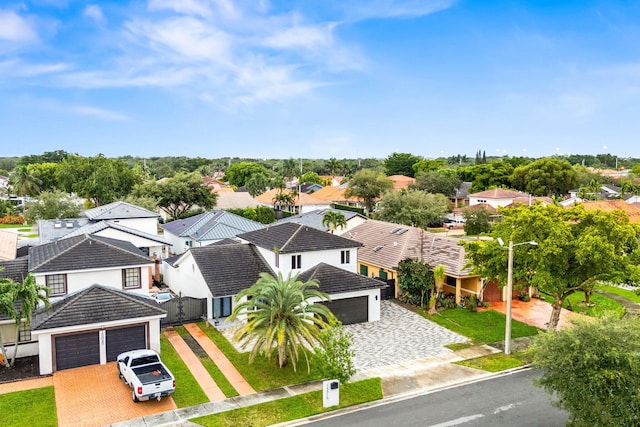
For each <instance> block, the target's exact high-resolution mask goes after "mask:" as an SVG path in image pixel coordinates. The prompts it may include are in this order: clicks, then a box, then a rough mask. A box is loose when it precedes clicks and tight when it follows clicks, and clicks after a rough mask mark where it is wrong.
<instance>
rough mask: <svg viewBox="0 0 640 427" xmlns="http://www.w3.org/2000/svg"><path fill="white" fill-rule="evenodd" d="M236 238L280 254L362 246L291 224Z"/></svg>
mask: <svg viewBox="0 0 640 427" xmlns="http://www.w3.org/2000/svg"><path fill="white" fill-rule="evenodd" d="M238 237H239V238H241V239H244V240H246V241H248V242H250V243H253V244H255V245H256V246H259V247H261V248H264V249H268V250H274V248H278V251H279V252H280V253H281V254H285V253H295V252H312V251H323V250H331V249H346V248H358V247H360V246H362V244H361V243H359V242H356V241H353V240H349V239H346V238H344V237H340V236H337V235H335V234H331V233H326V232H324V231H320V230H317V229H315V228H313V227H308V226H305V225H301V224H294V223H291V222H285V223H282V224H276V225H273V226H269V227H267V228H264V229H262V230H256V231H250V232H248V233H243V234H239V235H238Z"/></svg>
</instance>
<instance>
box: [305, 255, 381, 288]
mask: <svg viewBox="0 0 640 427" xmlns="http://www.w3.org/2000/svg"><path fill="white" fill-rule="evenodd" d="M313 279H316V280H317V281H318V282H319V284H320V288H319V290H320V291H321V292H325V293H327V294H339V293H344V292H353V291H361V290H364V289H380V288H386V287H387V284H386V283H385V282H382V281H380V280H377V279H372V278H370V277H367V276H363V275H361V274H357V273H353V272H351V271H347V270H344V269H342V268H338V267H334V266H332V265H329V264H325V263H324V262H321V263H320V264H318V265H316V266H315V267H312V268H310V269H308V270H305V271H304V272H302V273H300V275H299V276H298V280H301V281H303V282H308V281H309V280H313Z"/></svg>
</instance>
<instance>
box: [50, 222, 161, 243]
mask: <svg viewBox="0 0 640 427" xmlns="http://www.w3.org/2000/svg"><path fill="white" fill-rule="evenodd" d="M109 228H111V229H113V230H118V231H122V232H123V233H127V234H131V235H134V236H138V237H143V238H145V239H148V240H151V241H154V242H157V243H160V244H162V245H169V246H171V244H170V243H169V242H167V241H165V240H164V239H163V238H162V237H160V236H158V235H156V234H149V233H145V232H144V231H140V230H136V229H135V228H130V227H125V226H124V225H122V224H118V223H116V222H113V221H99V222H92V223H89V224H86V225H84V226H83V227H80V228H79V229H77V230H74V231H72V232H71V233H68V234H65V235H64V236H62V239H68V238H69V237H75V236H81V235H83V234H96V233H98V232H100V231H103V230H106V229H109Z"/></svg>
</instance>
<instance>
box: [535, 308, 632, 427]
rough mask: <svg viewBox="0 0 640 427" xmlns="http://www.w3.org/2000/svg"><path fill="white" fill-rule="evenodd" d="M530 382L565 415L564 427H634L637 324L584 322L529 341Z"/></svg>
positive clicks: (614, 321) (617, 321)
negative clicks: (534, 373)
mask: <svg viewBox="0 0 640 427" xmlns="http://www.w3.org/2000/svg"><path fill="white" fill-rule="evenodd" d="M528 355H529V356H530V357H531V359H532V361H533V366H536V367H538V368H541V372H542V377H541V378H540V379H539V380H538V381H537V382H536V383H537V385H539V386H541V387H543V388H544V389H545V390H546V391H547V393H549V394H551V395H553V397H554V398H555V399H556V401H555V402H554V404H555V406H557V407H559V408H562V409H565V410H567V411H568V412H569V414H570V418H569V425H572V426H585V427H587V426H588V427H609V426H637V425H638V421H639V418H638V414H640V386H639V385H638V384H639V383H638V378H640V319H639V318H636V317H632V318H626V319H614V318H612V317H611V318H604V319H598V320H594V319H590V321H584V320H583V321H578V322H576V323H575V324H574V325H573V326H572V327H571V328H564V329H562V330H560V331H554V332H551V333H550V332H548V333H545V334H540V335H538V336H536V337H535V339H534V341H533V343H532V345H531V346H530V348H529V350H528Z"/></svg>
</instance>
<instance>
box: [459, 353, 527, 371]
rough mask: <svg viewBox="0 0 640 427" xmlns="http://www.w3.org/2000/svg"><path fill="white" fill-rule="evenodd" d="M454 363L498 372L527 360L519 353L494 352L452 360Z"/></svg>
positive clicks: (523, 363) (520, 364)
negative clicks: (471, 357) (472, 357)
mask: <svg viewBox="0 0 640 427" xmlns="http://www.w3.org/2000/svg"><path fill="white" fill-rule="evenodd" d="M454 363H455V364H456V365H461V366H467V367H469V368H475V369H481V370H483V371H488V372H500V371H505V370H507V369H512V368H517V367H518V366H523V365H525V364H526V363H527V362H526V361H525V360H524V358H523V356H521V355H520V354H519V353H514V354H510V355H506V354H504V353H494V354H489V355H487V356H482V357H476V358H474V359H467V360H461V361H459V362H454Z"/></svg>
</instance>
